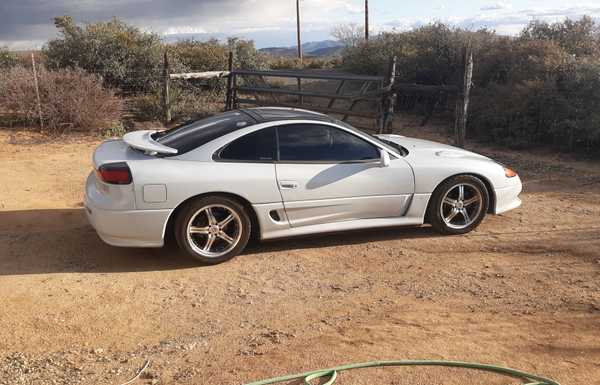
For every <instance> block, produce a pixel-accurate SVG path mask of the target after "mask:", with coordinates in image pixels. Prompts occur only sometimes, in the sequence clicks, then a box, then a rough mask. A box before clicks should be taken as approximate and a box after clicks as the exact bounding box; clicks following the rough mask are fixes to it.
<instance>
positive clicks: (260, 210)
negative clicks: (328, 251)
mask: <svg viewBox="0 0 600 385" xmlns="http://www.w3.org/2000/svg"><path fill="white" fill-rule="evenodd" d="M430 197H431V194H414V195H413V196H412V197H411V202H410V206H409V208H408V210H407V212H406V214H405V215H404V216H402V217H390V218H373V219H357V220H347V221H339V222H330V223H322V224H317V225H308V226H301V227H290V226H289V223H287V220H284V218H281V219H282V220H280V221H278V222H275V221H273V219H272V218H271V217H270V216H269V214H268V212H269V211H270V210H276V209H281V208H283V206H282V205H281V204H278V203H276V204H267V205H255V206H254V208H255V210H256V212H257V214H258V216H259V221H260V223H261V230H262V234H261V239H275V238H283V237H293V236H298V235H307V234H317V233H329V232H336V231H347V230H356V229H366V228H377V227H393V226H415V225H422V224H423V222H424V217H425V211H426V210H427V203H428V202H429V198H430ZM278 211H279V210H278Z"/></svg>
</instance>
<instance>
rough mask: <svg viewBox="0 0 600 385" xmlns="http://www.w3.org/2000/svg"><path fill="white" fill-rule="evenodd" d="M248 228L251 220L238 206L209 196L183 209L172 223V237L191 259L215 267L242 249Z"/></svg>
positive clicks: (224, 199) (230, 200)
mask: <svg viewBox="0 0 600 385" xmlns="http://www.w3.org/2000/svg"><path fill="white" fill-rule="evenodd" d="M250 227H251V224H250V218H249V217H248V214H247V213H246V210H245V208H244V207H243V206H242V205H241V204H240V203H238V202H237V201H235V200H233V199H230V198H226V197H220V196H208V197H203V198H198V199H196V200H194V201H192V202H190V203H189V204H187V205H186V207H184V208H183V210H182V211H181V213H180V215H179V216H178V218H177V222H176V224H175V237H176V239H177V243H178V244H179V247H180V248H181V249H182V250H184V251H186V253H187V254H189V255H190V256H192V257H193V258H195V259H197V260H199V261H201V262H202V263H206V264H217V263H221V262H224V261H227V260H229V259H231V258H233V257H235V256H236V255H238V254H239V253H241V252H242V251H243V250H244V248H245V247H246V245H247V244H248V238H249V237H250Z"/></svg>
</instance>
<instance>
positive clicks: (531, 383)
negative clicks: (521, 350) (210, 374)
mask: <svg viewBox="0 0 600 385" xmlns="http://www.w3.org/2000/svg"><path fill="white" fill-rule="evenodd" d="M382 366H446V367H453V368H464V369H475V370H482V371H486V372H491V373H496V374H500V375H504V376H509V377H513V378H518V379H520V380H522V381H523V383H524V384H525V385H560V384H559V383H558V382H556V381H553V380H550V379H548V378H544V377H540V376H536V375H535V374H530V373H527V372H523V371H520V370H516V369H510V368H505V367H502V366H496V365H487V364H478V363H471V362H460V361H428V360H423V361H420V360H415V361H411V360H406V361H371V362H363V363H359V364H349V365H342V366H337V367H335V368H329V369H321V370H314V371H312V372H306V373H299V374H292V375H288V376H281V377H275V378H271V379H268V380H262V381H257V382H252V383H249V384H246V385H268V384H275V383H280V382H286V381H292V380H297V379H304V384H305V385H311V384H312V383H311V381H313V380H316V379H318V378H321V379H325V378H327V382H325V383H323V385H332V384H333V383H335V381H336V379H337V378H338V373H339V372H342V371H344V370H351V369H361V368H373V367H382Z"/></svg>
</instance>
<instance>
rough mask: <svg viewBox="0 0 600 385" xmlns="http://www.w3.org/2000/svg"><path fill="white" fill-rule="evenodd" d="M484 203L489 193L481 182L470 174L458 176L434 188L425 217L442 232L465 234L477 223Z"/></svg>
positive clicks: (484, 206) (480, 217)
mask: <svg viewBox="0 0 600 385" xmlns="http://www.w3.org/2000/svg"><path fill="white" fill-rule="evenodd" d="M488 205H489V194H488V191H487V189H486V187H485V185H484V184H483V182H482V181H481V180H480V179H479V178H476V177H474V176H471V175H458V176H455V177H452V178H450V179H448V180H447V181H445V182H443V183H442V184H441V185H440V186H438V188H437V189H436V190H435V192H434V193H433V195H432V197H431V201H430V203H429V208H428V211H429V212H428V217H429V221H430V223H431V225H432V226H433V228H434V229H436V230H437V231H438V232H440V233H442V234H465V233H468V232H470V231H471V230H473V229H475V228H476V227H477V226H478V225H479V224H480V223H481V221H482V220H483V218H484V217H485V214H486V212H487V210H488Z"/></svg>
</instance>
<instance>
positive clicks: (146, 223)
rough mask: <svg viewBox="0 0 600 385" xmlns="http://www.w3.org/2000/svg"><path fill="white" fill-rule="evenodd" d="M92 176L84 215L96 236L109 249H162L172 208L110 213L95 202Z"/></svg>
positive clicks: (86, 195)
mask: <svg viewBox="0 0 600 385" xmlns="http://www.w3.org/2000/svg"><path fill="white" fill-rule="evenodd" d="M94 189H96V186H95V183H94V180H93V176H92V175H90V177H89V178H88V182H87V185H86V193H85V212H86V215H87V217H88V220H89V222H90V224H91V225H92V226H93V227H94V229H95V230H96V232H97V233H98V236H99V237H100V238H101V239H102V240H103V241H104V242H106V243H108V244H109V245H112V246H123V247H161V246H163V244H164V233H165V228H166V225H167V220H168V219H169V215H171V212H172V210H171V209H164V210H135V209H133V210H109V209H106V208H103V207H100V205H101V203H99V202H96V201H95V199H94V198H95V197H97V196H99V194H98V193H97V191H96V190H94ZM98 199H101V198H98Z"/></svg>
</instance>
